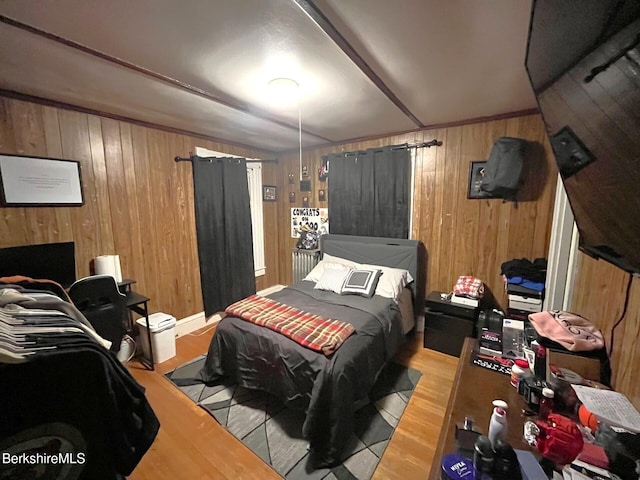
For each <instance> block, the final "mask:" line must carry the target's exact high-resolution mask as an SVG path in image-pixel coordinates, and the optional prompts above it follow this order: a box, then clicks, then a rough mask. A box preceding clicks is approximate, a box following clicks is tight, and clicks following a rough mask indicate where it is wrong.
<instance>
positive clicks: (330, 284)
mask: <svg viewBox="0 0 640 480" xmlns="http://www.w3.org/2000/svg"><path fill="white" fill-rule="evenodd" d="M349 272H351V268H349V267H347V266H345V265H338V264H330V265H325V267H324V270H323V272H322V276H321V277H320V280H318V282H317V283H316V285H315V287H313V288H315V289H316V290H329V291H331V292H335V293H337V294H340V292H341V291H342V285H343V284H344V281H345V279H346V278H347V275H349Z"/></svg>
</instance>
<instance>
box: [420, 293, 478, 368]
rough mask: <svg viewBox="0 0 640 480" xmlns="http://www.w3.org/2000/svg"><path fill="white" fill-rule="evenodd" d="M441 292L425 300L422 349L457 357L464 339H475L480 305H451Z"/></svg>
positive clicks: (432, 294) (430, 295)
mask: <svg viewBox="0 0 640 480" xmlns="http://www.w3.org/2000/svg"><path fill="white" fill-rule="evenodd" d="M442 295H443V292H431V293H430V294H429V295H427V298H426V299H425V302H424V303H425V307H424V347H425V348H431V349H432V350H437V351H439V352H442V353H447V354H449V355H454V356H456V357H459V356H460V352H461V351H462V346H463V344H464V339H465V338H466V337H475V336H476V322H477V320H478V314H479V313H480V306H478V307H472V306H469V305H460V304H457V303H452V302H451V301H449V300H447V299H446V298H443V297H442Z"/></svg>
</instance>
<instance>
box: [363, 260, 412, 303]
mask: <svg viewBox="0 0 640 480" xmlns="http://www.w3.org/2000/svg"><path fill="white" fill-rule="evenodd" d="M361 267H363V268H378V269H380V270H382V275H380V279H379V280H378V286H377V287H376V293H375V295H380V296H381V297H386V298H392V299H393V300H395V301H396V302H397V301H398V299H399V298H400V295H401V294H402V289H403V288H404V287H406V286H407V285H409V284H410V283H411V282H413V277H412V276H411V274H410V273H409V271H408V270H404V269H402V268H391V267H383V266H381V265H361Z"/></svg>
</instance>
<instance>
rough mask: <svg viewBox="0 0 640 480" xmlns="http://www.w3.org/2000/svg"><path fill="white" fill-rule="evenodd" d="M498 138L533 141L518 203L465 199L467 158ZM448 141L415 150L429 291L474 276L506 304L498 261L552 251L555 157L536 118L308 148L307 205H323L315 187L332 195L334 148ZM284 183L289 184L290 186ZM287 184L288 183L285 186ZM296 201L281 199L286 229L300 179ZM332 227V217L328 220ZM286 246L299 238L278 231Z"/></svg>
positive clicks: (286, 268) (286, 255)
mask: <svg viewBox="0 0 640 480" xmlns="http://www.w3.org/2000/svg"><path fill="white" fill-rule="evenodd" d="M501 136H515V137H520V138H524V139H527V140H529V141H530V144H531V148H530V149H529V152H528V154H527V160H526V163H527V167H526V168H525V170H524V172H523V182H524V184H523V188H522V195H521V198H520V199H519V201H518V202H517V203H514V202H503V201H502V200H500V199H482V200H476V199H468V198H467V187H468V181H469V162H471V161H475V160H486V159H487V158H488V156H489V153H490V151H491V147H492V146H493V143H494V141H495V140H496V139H497V138H498V137H501ZM434 138H437V139H438V140H441V141H442V142H443V144H442V146H440V147H433V148H429V149H424V148H421V149H417V150H416V151H415V155H414V159H415V180H414V213H413V218H412V234H413V237H414V238H417V239H420V240H422V241H423V242H424V244H425V246H426V247H427V251H428V253H429V265H428V272H427V289H428V290H441V291H450V290H451V289H452V288H453V285H454V283H455V280H456V279H457V277H458V276H459V275H466V274H473V275H475V276H477V277H479V278H481V279H482V280H484V282H485V283H486V284H487V285H488V287H489V288H490V289H491V290H492V291H493V292H494V294H495V296H496V298H497V300H498V301H499V302H500V303H501V305H502V306H503V307H506V296H505V295H504V293H503V292H504V284H503V281H502V278H501V277H500V266H501V264H502V263H503V262H505V261H507V260H511V259H514V258H529V259H531V260H533V259H535V258H537V257H546V255H547V252H548V244H549V237H550V232H551V220H552V214H553V201H554V195H555V182H556V173H554V172H555V171H556V170H555V168H556V167H555V160H554V159H553V157H552V156H551V154H550V152H551V149H550V146H549V144H548V142H547V139H546V134H545V130H544V125H543V124H542V121H541V118H540V116H538V115H528V116H523V117H517V118H511V119H502V120H495V121H489V122H484V123H475V124H470V125H464V126H455V127H449V128H440V129H434V130H424V131H421V132H414V133H409V134H406V135H396V136H392V137H386V138H380V139H375V140H370V141H365V142H355V143H350V144H340V145H337V146H335V147H323V148H318V149H308V150H306V151H304V152H303V162H304V163H306V164H307V165H308V167H309V171H310V172H314V173H313V176H311V177H310V178H309V179H310V180H311V182H312V190H313V192H312V193H313V195H312V201H311V203H310V206H312V207H314V206H320V205H319V203H318V202H317V190H318V189H319V188H323V187H324V188H326V189H327V190H328V192H329V195H330V194H331V169H330V170H329V181H328V182H327V184H326V185H325V184H324V183H321V182H319V181H318V179H317V174H316V173H315V172H317V169H318V168H319V167H320V164H321V158H322V156H323V155H326V154H328V153H331V152H336V151H337V152H339V151H344V152H348V151H353V150H359V149H366V148H373V147H379V146H382V145H393V144H402V143H416V142H424V141H429V140H432V139H434ZM281 167H282V168H283V169H285V170H287V171H283V172H282V174H281V177H280V178H281V179H282V181H285V182H286V177H287V173H289V172H291V173H296V172H297V171H298V153H297V152H291V153H288V154H286V155H283V156H282V162H281ZM285 185H286V183H285ZM286 186H288V185H286ZM291 187H292V188H290V189H289V190H292V191H295V192H296V196H297V200H298V201H297V203H296V204H294V205H290V204H289V203H288V199H287V198H284V197H287V192H285V195H282V198H281V199H280V200H279V203H280V204H281V205H282V207H283V209H282V213H283V215H285V216H286V217H285V218H284V219H283V222H282V223H281V224H282V225H283V227H284V226H288V221H290V220H289V219H288V216H289V213H288V212H289V211H288V208H286V209H285V208H284V207H290V206H296V207H299V206H301V205H302V204H301V199H300V190H299V186H298V182H297V175H296V184H295V185H293V186H291ZM329 224H331V221H329ZM280 235H281V245H282V246H283V249H285V250H290V249H291V248H293V247H294V246H295V240H294V239H292V238H290V233H289V231H288V230H286V229H283V230H281V231H280ZM290 256H291V255H290V251H283V252H282V256H281V271H282V272H283V274H282V275H281V277H280V281H281V283H289V282H290V281H291V273H290V272H291V259H290Z"/></svg>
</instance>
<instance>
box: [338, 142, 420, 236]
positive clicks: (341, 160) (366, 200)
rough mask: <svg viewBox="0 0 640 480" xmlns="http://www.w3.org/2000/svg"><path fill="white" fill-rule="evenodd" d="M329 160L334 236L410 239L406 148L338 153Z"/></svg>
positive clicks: (396, 147)
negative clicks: (335, 234)
mask: <svg viewBox="0 0 640 480" xmlns="http://www.w3.org/2000/svg"><path fill="white" fill-rule="evenodd" d="M328 159H329V230H330V231H331V233H338V234H343V235H365V236H375V237H391V238H409V190H410V189H409V179H410V175H411V161H410V155H409V149H408V148H407V147H406V146H387V147H383V148H372V149H369V150H366V151H361V152H350V153H334V154H331V155H329V156H328Z"/></svg>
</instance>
